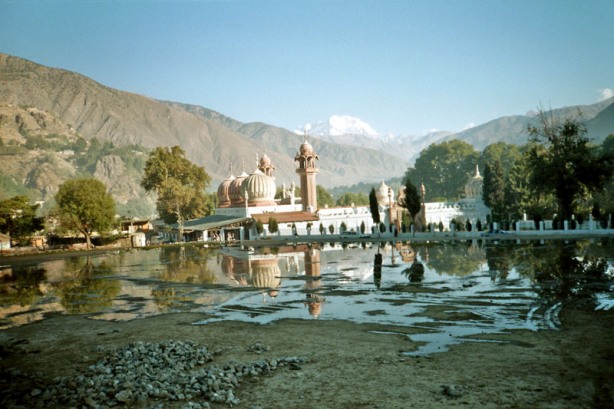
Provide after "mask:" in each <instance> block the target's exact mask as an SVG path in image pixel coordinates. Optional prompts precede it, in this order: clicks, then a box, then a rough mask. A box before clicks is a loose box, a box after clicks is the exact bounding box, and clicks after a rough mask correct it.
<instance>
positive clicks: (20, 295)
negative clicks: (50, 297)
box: [0, 266, 45, 307]
mask: <svg viewBox="0 0 614 409" xmlns="http://www.w3.org/2000/svg"><path fill="white" fill-rule="evenodd" d="M44 280H45V269H43V268H40V267H38V266H28V267H21V268H13V269H12V272H11V270H4V271H0V304H2V305H14V304H19V305H21V306H22V307H23V306H26V305H31V304H33V303H34V300H35V299H36V297H37V296H40V295H43V293H42V292H41V290H40V284H41V283H42V282H43V281H44Z"/></svg>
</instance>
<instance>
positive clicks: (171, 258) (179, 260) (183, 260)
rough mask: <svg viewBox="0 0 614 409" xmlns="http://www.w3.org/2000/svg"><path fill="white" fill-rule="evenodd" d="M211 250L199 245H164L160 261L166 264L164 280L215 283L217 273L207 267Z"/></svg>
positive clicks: (163, 274)
mask: <svg viewBox="0 0 614 409" xmlns="http://www.w3.org/2000/svg"><path fill="white" fill-rule="evenodd" d="M210 255H211V250H210V249H207V248H204V247H197V246H178V247H164V248H162V249H161V251H160V262H161V263H162V264H163V265H164V266H165V269H164V270H163V272H162V277H161V278H162V280H164V281H171V282H180V283H194V284H213V283H215V274H213V273H212V272H211V271H210V270H209V268H208V267H207V262H208V261H209V257H210Z"/></svg>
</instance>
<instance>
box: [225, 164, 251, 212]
mask: <svg viewBox="0 0 614 409" xmlns="http://www.w3.org/2000/svg"><path fill="white" fill-rule="evenodd" d="M248 176H249V175H248V174H247V173H245V171H243V172H242V173H241V174H240V175H239V176H238V177H236V178H235V179H234V180H233V181H231V182H230V186H229V187H228V196H229V197H230V202H231V204H232V205H233V206H238V205H241V204H243V203H245V197H244V196H243V190H242V188H241V187H242V185H243V181H244V180H245V179H246V178H247V177H248Z"/></svg>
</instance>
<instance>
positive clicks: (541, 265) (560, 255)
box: [532, 246, 611, 309]
mask: <svg viewBox="0 0 614 409" xmlns="http://www.w3.org/2000/svg"><path fill="white" fill-rule="evenodd" d="M574 247H575V246H556V250H555V251H553V252H551V253H547V254H546V255H545V256H544V257H543V258H541V259H539V260H536V261H535V264H534V266H533V268H532V270H533V271H534V272H535V279H536V281H537V282H538V283H539V295H540V298H541V300H542V303H544V304H545V305H556V304H562V305H563V306H573V307H574V308H588V309H595V308H596V307H597V296H598V294H600V293H606V292H609V291H610V286H611V277H610V276H609V274H608V261H607V259H606V258H605V257H596V256H591V255H587V256H585V257H581V256H578V249H577V248H574Z"/></svg>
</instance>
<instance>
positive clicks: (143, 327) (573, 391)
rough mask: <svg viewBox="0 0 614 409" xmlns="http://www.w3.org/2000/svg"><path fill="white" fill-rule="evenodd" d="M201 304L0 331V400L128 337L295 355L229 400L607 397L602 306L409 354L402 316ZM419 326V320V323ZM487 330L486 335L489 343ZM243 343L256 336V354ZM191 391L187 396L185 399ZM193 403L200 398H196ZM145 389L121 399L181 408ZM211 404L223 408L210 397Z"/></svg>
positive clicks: (441, 404) (298, 403) (609, 379)
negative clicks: (255, 315)
mask: <svg viewBox="0 0 614 409" xmlns="http://www.w3.org/2000/svg"><path fill="white" fill-rule="evenodd" d="M203 318H205V317H204V316H203V315H202V314H193V313H178V314H166V315H160V316H156V317H151V318H147V319H140V320H134V321H128V322H107V321H98V320H93V319H88V318H87V317H84V316H77V315H73V316H70V315H61V314H56V315H54V316H52V317H48V318H47V319H45V320H43V321H40V322H36V323H33V324H29V325H25V326H22V327H17V328H12V329H8V330H4V331H2V332H0V357H1V359H0V396H2V401H0V406H2V407H6V408H21V407H24V408H25V407H32V406H33V407H36V406H37V405H36V399H35V398H32V397H31V396H30V394H31V391H32V389H33V388H34V386H37V387H38V388H40V387H41V385H44V384H45V383H52V382H53V379H54V378H55V377H57V376H75V375H77V374H79V373H82V372H83V371H84V370H85V369H86V368H87V367H88V366H90V365H92V364H94V363H95V362H97V361H98V360H100V359H101V358H102V357H104V356H105V354H108V353H109V352H110V351H113V350H114V349H116V348H120V347H124V346H126V345H128V344H130V343H131V342H135V341H143V342H161V341H167V340H170V339H173V340H183V341H193V342H198V343H202V344H205V345H207V346H208V347H209V348H212V349H215V350H219V351H220V352H221V354H220V355H219V357H218V358H217V361H219V363H223V362H230V361H239V362H253V361H255V360H257V359H262V358H267V357H274V356H305V357H308V358H309V360H310V362H309V363H308V364H305V365H302V366H301V368H300V370H290V369H280V370H278V371H276V372H274V373H271V374H268V375H266V376H261V377H258V378H253V379H245V380H244V381H243V382H242V383H241V384H240V385H239V387H238V389H237V393H236V395H237V397H238V398H239V399H240V400H241V402H240V403H239V404H238V405H236V406H235V407H237V408H289V407H292V408H407V407H420V408H454V407H484V408H535V407H539V408H611V407H614V400H613V395H614V342H612V340H613V339H614V313H613V312H612V311H583V310H581V309H574V308H564V309H563V311H562V312H561V328H560V329H559V330H554V331H552V330H551V331H537V332H533V331H513V332H510V333H506V334H500V335H496V336H493V335H489V336H488V339H479V337H475V341H474V342H465V343H463V344H460V345H455V346H453V347H452V348H451V350H450V351H448V352H443V353H437V354H433V355H431V356H428V357H410V356H408V355H406V354H405V352H410V351H412V350H415V348H417V346H418V344H416V343H414V342H412V341H411V340H410V339H409V338H408V337H407V336H406V334H411V333H413V332H418V330H417V329H414V328H411V327H396V326H386V325H375V324H354V323H351V322H346V321H322V320H283V321H277V322H275V323H272V324H268V325H256V324H249V323H242V322H231V321H226V322H218V323H210V324H207V325H193V323H194V322H197V321H200V320H202V319H203ZM420 331H424V329H420ZM495 341H497V342H495ZM254 343H260V344H261V345H264V346H266V347H267V349H266V350H265V351H260V352H259V353H258V352H257V351H256V352H255V351H254V350H253V349H252V348H250V346H251V345H254ZM195 402H196V400H195ZM201 403H203V404H204V403H205V402H201ZM188 404H189V403H188V402H187V401H171V402H159V401H155V400H150V401H147V402H140V403H132V404H131V403H127V404H122V405H121V406H123V407H169V408H183V407H189V406H186V405H188ZM210 406H211V407H212V408H223V407H229V405H228V404H224V403H210Z"/></svg>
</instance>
